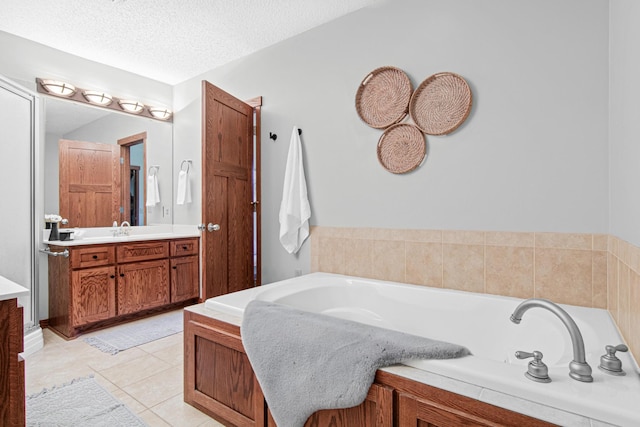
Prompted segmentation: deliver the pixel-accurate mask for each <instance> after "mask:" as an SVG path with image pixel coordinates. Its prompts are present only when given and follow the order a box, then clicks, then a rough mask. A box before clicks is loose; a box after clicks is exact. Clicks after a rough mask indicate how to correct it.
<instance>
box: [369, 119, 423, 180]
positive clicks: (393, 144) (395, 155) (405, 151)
mask: <svg viewBox="0 0 640 427" xmlns="http://www.w3.org/2000/svg"><path fill="white" fill-rule="evenodd" d="M426 154H427V143H426V141H425V137H424V134H423V133H422V132H421V131H420V129H418V128H417V127H416V126H414V125H412V124H408V123H401V124H396V125H393V126H391V127H390V128H389V129H387V130H385V131H384V132H383V134H382V136H381V137H380V140H379V141H378V160H379V161H380V164H381V165H382V167H384V168H385V169H386V170H388V171H389V172H392V173H398V174H400V173H407V172H411V171H412V170H414V169H415V168H417V167H418V166H420V164H421V163H422V161H423V160H424V158H425V156H426Z"/></svg>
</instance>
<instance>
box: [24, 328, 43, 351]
mask: <svg viewBox="0 0 640 427" xmlns="http://www.w3.org/2000/svg"><path fill="white" fill-rule="evenodd" d="M42 347H44V338H43V336H42V329H41V328H39V327H36V328H33V329H32V330H30V331H29V332H27V333H26V334H25V335H24V351H23V355H24V356H29V355H30V354H32V353H35V352H36V351H38V350H40V349H41V348H42Z"/></svg>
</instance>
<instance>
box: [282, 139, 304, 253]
mask: <svg viewBox="0 0 640 427" xmlns="http://www.w3.org/2000/svg"><path fill="white" fill-rule="evenodd" d="M310 217H311V207H310V206H309V199H308V198H307V182H306V180H305V178H304V167H303V165H302V144H301V142H300V136H299V135H298V127H297V126H294V127H293V132H292V133H291V142H290V144H289V154H288V156H287V166H286V170H285V173H284V188H283V190H282V203H281V204H280V215H279V218H280V243H282V246H283V247H284V248H285V249H286V251H287V252H289V253H290V254H291V253H296V252H298V250H299V249H300V247H301V246H302V243H303V242H304V241H305V239H306V238H307V237H308V236H309V218H310Z"/></svg>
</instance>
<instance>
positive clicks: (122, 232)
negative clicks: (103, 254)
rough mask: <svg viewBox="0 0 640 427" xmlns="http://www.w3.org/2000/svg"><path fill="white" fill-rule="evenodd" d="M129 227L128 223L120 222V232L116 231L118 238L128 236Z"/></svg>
mask: <svg viewBox="0 0 640 427" xmlns="http://www.w3.org/2000/svg"><path fill="white" fill-rule="evenodd" d="M129 227H131V224H129V221H122V224H120V230H119V231H118V234H119V235H120V236H128V235H129V230H130V228H129Z"/></svg>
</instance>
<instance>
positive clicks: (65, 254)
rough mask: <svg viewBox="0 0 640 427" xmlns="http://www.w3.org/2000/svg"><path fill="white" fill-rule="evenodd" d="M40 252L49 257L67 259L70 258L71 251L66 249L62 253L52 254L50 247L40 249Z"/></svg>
mask: <svg viewBox="0 0 640 427" xmlns="http://www.w3.org/2000/svg"><path fill="white" fill-rule="evenodd" d="M40 252H42V253H43V254H47V255H49V256H63V257H65V258H69V249H65V250H64V251H62V252H51V250H50V249H49V247H46V248H45V249H40Z"/></svg>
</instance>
